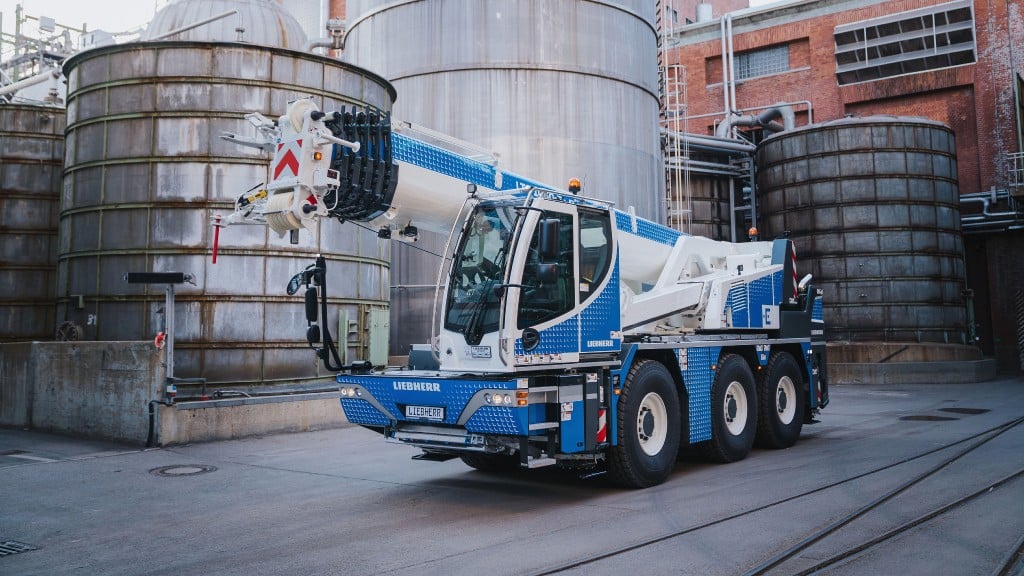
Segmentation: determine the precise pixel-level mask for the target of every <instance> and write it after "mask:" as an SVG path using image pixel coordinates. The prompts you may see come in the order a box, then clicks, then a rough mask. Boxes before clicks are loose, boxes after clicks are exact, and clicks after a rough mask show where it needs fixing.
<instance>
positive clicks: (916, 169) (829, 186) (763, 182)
mask: <svg viewBox="0 0 1024 576" xmlns="http://www.w3.org/2000/svg"><path fill="white" fill-rule="evenodd" d="M757 160H758V163H757V165H758V188H759V190H760V193H759V194H760V196H759V198H760V200H759V202H760V214H761V218H760V224H761V229H762V233H763V234H764V235H765V237H767V238H770V237H773V236H778V235H782V234H789V237H790V238H792V239H793V241H794V242H795V243H796V246H797V252H798V258H799V263H798V268H799V269H800V273H801V274H802V273H803V272H805V271H806V272H810V273H812V274H814V277H815V279H816V282H815V283H816V284H817V285H818V286H821V287H823V288H824V289H825V301H824V302H825V304H824V317H825V327H826V336H827V337H828V338H829V339H832V340H840V341H848V342H864V341H870V342H936V343H950V344H966V343H968V342H967V318H966V314H967V312H966V306H965V301H964V296H963V290H964V287H965V280H964V275H965V272H964V247H963V237H962V235H961V231H960V211H959V193H958V189H957V166H956V144H955V141H954V137H953V131H952V130H951V129H950V128H949V127H948V126H946V125H945V124H942V123H940V122H935V121H932V120H927V119H924V118H907V117H893V116H870V117H865V118H844V119H841V120H835V121H832V122H825V123H822V124H814V125H810V126H804V127H800V128H797V129H794V130H789V131H785V132H780V133H778V134H774V135H772V136H769V137H768V138H766V139H765V140H764V141H763V142H762V143H761V144H760V146H759V148H758V152H757Z"/></svg>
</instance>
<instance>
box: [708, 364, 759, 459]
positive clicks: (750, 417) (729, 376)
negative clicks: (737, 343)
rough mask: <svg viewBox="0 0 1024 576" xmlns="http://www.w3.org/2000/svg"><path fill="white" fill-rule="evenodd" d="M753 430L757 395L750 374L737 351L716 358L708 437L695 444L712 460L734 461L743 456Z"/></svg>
mask: <svg viewBox="0 0 1024 576" xmlns="http://www.w3.org/2000/svg"><path fill="white" fill-rule="evenodd" d="M756 433H757V395H756V391H755V386H754V374H753V373H752V372H751V371H750V366H749V365H747V361H746V360H744V359H743V357H742V356H740V355H738V354H726V355H724V356H722V357H721V358H720V359H719V362H718V373H717V374H716V375H715V380H714V382H713V383H712V384H711V440H707V441H704V442H700V443H699V444H696V449H697V452H698V453H699V454H700V455H701V456H703V457H704V459H706V460H710V461H712V462H723V463H724V462H736V461H737V460H742V459H744V458H746V457H747V454H749V453H750V448H751V447H752V446H753V445H754V437H755V435H756Z"/></svg>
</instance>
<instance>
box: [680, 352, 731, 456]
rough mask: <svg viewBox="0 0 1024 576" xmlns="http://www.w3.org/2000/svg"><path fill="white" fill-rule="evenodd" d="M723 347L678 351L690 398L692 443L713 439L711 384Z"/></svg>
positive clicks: (684, 382) (684, 381)
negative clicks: (713, 366) (713, 369)
mask: <svg viewBox="0 0 1024 576" xmlns="http://www.w3.org/2000/svg"><path fill="white" fill-rule="evenodd" d="M721 350H722V348H721V347H720V346H709V347H707V348H683V349H680V350H676V357H677V359H678V361H679V367H680V368H681V369H682V372H683V385H685V386H686V395H687V396H688V397H689V408H690V443H691V444H693V443H697V442H703V441H705V440H710V439H711V383H712V381H713V380H714V378H715V373H714V372H713V371H712V370H711V366H712V365H714V364H715V362H717V361H718V354H719V353H720V352H721Z"/></svg>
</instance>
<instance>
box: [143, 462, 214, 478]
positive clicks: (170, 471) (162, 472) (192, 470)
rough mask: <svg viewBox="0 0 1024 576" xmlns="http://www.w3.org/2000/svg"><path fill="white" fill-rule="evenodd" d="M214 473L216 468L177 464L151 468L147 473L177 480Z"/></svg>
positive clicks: (202, 465)
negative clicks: (182, 477)
mask: <svg viewBox="0 0 1024 576" xmlns="http://www.w3.org/2000/svg"><path fill="white" fill-rule="evenodd" d="M216 471H217V467H216V466H207V465H206V464H177V465H174V466H161V467H159V468H153V469H152V470H150V471H149V473H150V474H153V475H154V476H169V477H174V478H177V477H181V476H198V475H199V474H208V473H210V472H216Z"/></svg>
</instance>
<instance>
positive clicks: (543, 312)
mask: <svg viewBox="0 0 1024 576" xmlns="http://www.w3.org/2000/svg"><path fill="white" fill-rule="evenodd" d="M530 208H531V209H530V210H529V215H528V217H527V222H526V226H525V227H524V229H523V231H522V236H520V238H521V240H520V242H519V247H518V249H517V250H516V261H515V263H514V264H513V268H512V279H513V281H512V282H511V285H512V286H514V287H515V289H513V290H510V293H509V295H508V299H507V300H506V306H507V307H506V310H505V314H504V328H505V330H506V333H511V334H512V335H513V339H514V342H513V346H512V353H513V357H514V364H515V365H516V366H523V367H525V366H536V365H546V364H561V363H569V362H578V361H579V357H580V315H579V262H578V259H577V254H578V241H579V235H578V230H577V227H578V223H577V222H578V220H577V209H576V206H573V205H567V204H562V203H560V202H553V201H550V200H544V199H537V200H535V201H534V202H533V203H532V204H531V205H530ZM546 233H551V234H554V235H555V240H556V242H555V244H556V245H557V249H554V250H552V248H551V239H547V242H546V243H547V246H545V245H544V244H545V242H542V237H543V236H544V235H545V234H546Z"/></svg>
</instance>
